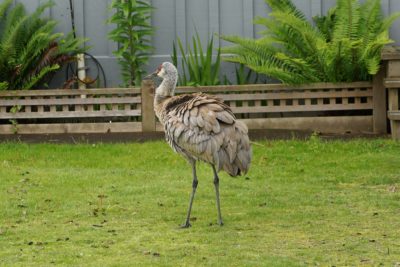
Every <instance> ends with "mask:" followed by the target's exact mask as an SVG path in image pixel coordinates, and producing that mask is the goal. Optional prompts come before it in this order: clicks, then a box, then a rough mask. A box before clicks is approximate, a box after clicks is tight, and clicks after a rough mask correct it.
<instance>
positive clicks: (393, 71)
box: [386, 60, 400, 86]
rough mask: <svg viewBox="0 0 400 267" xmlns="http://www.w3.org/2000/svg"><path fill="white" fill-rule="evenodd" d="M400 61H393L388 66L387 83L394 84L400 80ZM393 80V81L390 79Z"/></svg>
mask: <svg viewBox="0 0 400 267" xmlns="http://www.w3.org/2000/svg"><path fill="white" fill-rule="evenodd" d="M399 73H400V60H391V61H389V62H388V64H387V79H386V80H387V81H388V82H389V86H390V84H393V83H394V82H395V81H396V80H399V79H400V77H399V76H400V74H399ZM390 78H392V79H390Z"/></svg>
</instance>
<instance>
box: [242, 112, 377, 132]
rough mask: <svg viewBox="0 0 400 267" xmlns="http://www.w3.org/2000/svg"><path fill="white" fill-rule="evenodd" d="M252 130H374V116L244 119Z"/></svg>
mask: <svg viewBox="0 0 400 267" xmlns="http://www.w3.org/2000/svg"><path fill="white" fill-rule="evenodd" d="M241 121H243V122H244V123H245V124H246V125H247V127H248V128H249V129H250V130H255V129H284V130H309V131H318V132H323V133H346V132H352V133H360V132H364V133H365V132H372V130H373V129H372V116H336V117H335V116H332V117H295V118H262V119H243V120H241Z"/></svg>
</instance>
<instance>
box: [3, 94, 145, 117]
mask: <svg viewBox="0 0 400 267" xmlns="http://www.w3.org/2000/svg"><path fill="white" fill-rule="evenodd" d="M140 103H141V97H140V89H91V90H31V91H14V92H2V94H1V95H0V111H1V112H0V119H43V118H49V119H50V118H93V117H139V116H140V115H141V110H140Z"/></svg>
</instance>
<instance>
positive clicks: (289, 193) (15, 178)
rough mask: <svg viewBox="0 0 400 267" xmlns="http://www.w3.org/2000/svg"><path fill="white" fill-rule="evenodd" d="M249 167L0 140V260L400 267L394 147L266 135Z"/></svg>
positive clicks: (148, 147) (122, 147) (161, 146)
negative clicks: (227, 168) (217, 167)
mask: <svg viewBox="0 0 400 267" xmlns="http://www.w3.org/2000/svg"><path fill="white" fill-rule="evenodd" d="M253 150H254V155H253V163H252V166H251V170H250V172H249V173H248V174H247V175H246V176H245V177H237V178H231V177H229V176H228V175H226V174H221V185H220V190H221V205H222V215H223V218H224V222H225V225H224V226H223V227H220V226H218V225H216V222H217V212H216V207H215V196H214V187H213V183H212V179H213V176H212V170H211V169H210V168H209V167H208V166H207V165H205V164H200V166H199V172H198V176H199V187H198V191H197V195H196V198H195V201H194V206H193V211H192V225H193V227H191V228H189V229H179V228H178V226H179V225H180V224H182V223H183V222H184V218H185V215H186V209H187V205H188V201H189V194H190V191H191V179H192V178H191V169H190V166H189V165H188V164H187V163H186V162H185V161H184V160H183V159H182V158H181V157H180V156H179V155H177V154H174V153H173V152H172V150H171V149H170V148H169V147H168V145H167V144H166V143H164V142H161V141H160V142H148V143H143V144H139V143H129V144H96V145H89V144H80V145H54V144H33V145H28V144H18V143H6V144H0V181H1V183H0V265H4V266H34V265H36V266H47V265H53V264H56V265H73V266H127V265H130V266H131V265H137V266H207V265H209V266H310V265H323V266H327V265H329V266H331V265H335V266H343V265H353V266H354V265H367V266H369V265H374V266H377V265H380V264H382V265H384V266H394V265H396V264H397V265H398V264H400V143H396V142H393V141H390V140H354V141H329V142H325V141H320V140H318V139H317V138H312V139H311V140H309V141H264V142H260V143H258V144H255V145H253Z"/></svg>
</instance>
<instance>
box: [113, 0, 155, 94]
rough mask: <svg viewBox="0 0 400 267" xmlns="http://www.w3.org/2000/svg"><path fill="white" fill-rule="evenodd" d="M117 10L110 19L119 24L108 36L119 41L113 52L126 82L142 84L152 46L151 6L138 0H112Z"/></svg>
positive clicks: (133, 84) (127, 83)
mask: <svg viewBox="0 0 400 267" xmlns="http://www.w3.org/2000/svg"><path fill="white" fill-rule="evenodd" d="M111 8H112V9H115V13H114V14H113V15H112V17H111V18H110V19H109V20H108V23H112V24H116V28H115V29H114V30H112V31H111V32H110V33H109V35H108V37H109V38H110V39H111V40H113V41H115V42H118V44H119V46H118V50H117V51H114V54H115V55H116V56H117V57H118V62H119V64H120V66H121V68H122V77H123V80H124V83H125V86H135V85H139V84H140V81H141V78H142V75H143V73H144V69H143V65H144V64H146V63H147V62H148V59H149V56H150V54H151V51H152V50H153V47H152V46H151V45H150V40H149V37H150V36H151V35H152V34H153V28H152V26H151V25H150V23H149V19H150V16H151V11H152V9H153V8H152V6H151V5H150V4H149V3H147V2H145V1H139V0H113V1H112V3H111Z"/></svg>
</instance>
